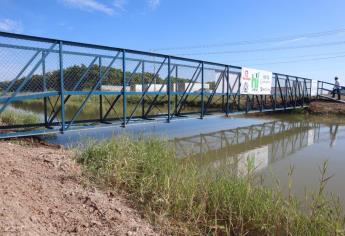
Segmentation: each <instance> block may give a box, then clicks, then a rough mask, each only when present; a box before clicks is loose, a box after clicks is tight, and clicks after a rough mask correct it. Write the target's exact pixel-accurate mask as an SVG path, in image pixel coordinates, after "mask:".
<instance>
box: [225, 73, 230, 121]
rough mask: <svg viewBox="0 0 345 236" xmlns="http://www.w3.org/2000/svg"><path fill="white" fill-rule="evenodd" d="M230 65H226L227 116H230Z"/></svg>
mask: <svg viewBox="0 0 345 236" xmlns="http://www.w3.org/2000/svg"><path fill="white" fill-rule="evenodd" d="M229 76H230V75H229V66H226V110H225V112H226V116H229V89H230V86H229Z"/></svg>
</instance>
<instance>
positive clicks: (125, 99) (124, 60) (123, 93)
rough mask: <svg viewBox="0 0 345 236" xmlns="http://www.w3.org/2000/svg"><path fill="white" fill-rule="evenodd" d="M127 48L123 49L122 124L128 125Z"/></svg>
mask: <svg viewBox="0 0 345 236" xmlns="http://www.w3.org/2000/svg"><path fill="white" fill-rule="evenodd" d="M126 85H127V82H126V50H122V98H123V100H122V102H123V104H122V116H123V123H122V126H123V127H126V123H127V97H126Z"/></svg>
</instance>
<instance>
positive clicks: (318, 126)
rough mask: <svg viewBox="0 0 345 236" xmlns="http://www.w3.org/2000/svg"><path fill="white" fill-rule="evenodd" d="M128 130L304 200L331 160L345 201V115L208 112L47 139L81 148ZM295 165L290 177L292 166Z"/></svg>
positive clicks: (206, 165) (182, 156)
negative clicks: (344, 118) (211, 114)
mask: <svg viewBox="0 0 345 236" xmlns="http://www.w3.org/2000/svg"><path fill="white" fill-rule="evenodd" d="M120 134H126V135H129V136H132V137H138V136H144V137H149V136H155V137H157V136H158V137H160V138H164V139H168V140H169V142H170V143H171V146H172V147H173V148H174V150H175V152H176V157H177V158H178V159H179V160H182V161H183V160H187V159H192V160H196V161H197V163H198V164H199V165H200V168H201V169H207V170H209V169H211V170H213V171H219V170H222V171H224V170H225V171H229V172H231V174H232V175H233V176H234V177H238V178H243V177H246V176H247V175H248V174H249V173H250V174H253V173H254V175H255V176H257V177H259V178H260V180H261V181H263V183H264V184H265V185H267V186H270V187H274V188H275V187H279V188H280V189H281V190H282V191H283V192H284V193H286V194H287V193H288V191H289V190H288V189H289V188H288V186H289V182H291V181H292V188H291V191H292V192H293V194H294V195H296V196H298V197H299V198H300V199H301V200H303V199H304V198H305V194H306V193H311V192H313V191H317V190H318V188H319V183H320V177H321V174H320V169H319V168H320V167H321V166H322V165H323V163H324V162H327V165H328V169H327V176H332V177H331V178H330V180H329V181H328V183H327V186H326V192H328V193H329V194H330V193H333V194H334V195H336V196H338V197H339V199H340V202H341V204H342V205H343V206H344V207H345V189H344V188H343V181H345V171H344V167H345V156H344V151H345V126H344V123H343V122H342V120H341V119H336V118H334V119H326V120H325V119H322V118H320V117H316V116H307V115H293V114H280V115H272V116H264V117H251V118H245V117H232V118H225V117H223V116H221V115H220V116H216V117H206V118H205V119H203V120H201V119H197V118H196V117H194V118H189V119H187V118H186V119H181V120H175V121H172V122H171V123H170V124H167V123H165V122H161V123H157V122H154V123H153V122H148V123H146V124H133V125H129V126H128V127H127V128H125V129H124V128H121V127H118V126H116V127H115V126H114V127H112V128H109V127H106V128H101V129H91V130H84V131H75V132H69V133H66V134H64V135H53V136H47V137H46V138H45V139H46V141H48V142H50V143H54V144H61V145H64V146H65V147H76V146H79V147H81V148H82V146H83V145H85V144H86V143H87V142H88V140H90V139H95V140H103V139H107V138H110V137H112V136H116V135H120ZM292 169H293V171H292V175H291V177H289V172H290V171H291V170H292Z"/></svg>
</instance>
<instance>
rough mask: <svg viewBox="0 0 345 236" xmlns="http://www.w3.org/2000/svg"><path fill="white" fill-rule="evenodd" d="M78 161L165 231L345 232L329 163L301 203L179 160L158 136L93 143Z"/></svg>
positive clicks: (93, 177)
mask: <svg viewBox="0 0 345 236" xmlns="http://www.w3.org/2000/svg"><path fill="white" fill-rule="evenodd" d="M76 158H77V161H78V162H79V163H80V164H82V166H83V167H84V171H85V173H86V174H87V175H88V176H89V177H90V178H91V180H92V181H94V182H95V183H97V184H99V185H101V186H104V187H107V188H115V189H120V190H123V191H124V192H125V193H127V194H128V198H129V199H130V200H131V201H132V202H133V203H134V204H135V205H136V206H137V208H138V209H139V211H140V212H141V213H142V214H144V215H146V216H147V217H148V218H149V219H150V220H151V222H152V224H154V225H156V226H160V230H161V231H162V233H163V234H166V233H171V234H175V235H344V222H345V220H344V215H343V212H342V209H341V207H340V205H339V203H338V202H337V201H334V200H332V199H331V200H329V199H327V198H326V197H325V196H324V187H325V184H326V183H327V181H328V179H329V177H328V176H327V173H326V170H327V163H325V164H324V165H323V166H322V167H321V169H320V170H321V176H322V177H321V179H320V190H319V191H318V192H316V193H314V194H311V195H310V196H309V197H308V200H306V201H305V203H302V202H300V201H298V200H297V199H296V198H295V197H294V196H292V195H291V194H289V196H288V197H284V195H283V194H282V193H281V192H280V191H278V190H276V189H270V188H267V187H264V186H262V185H261V184H260V183H257V181H256V180H255V178H254V177H253V176H252V175H251V174H249V175H248V176H247V177H245V178H234V177H233V175H231V174H228V172H219V173H218V172H217V173H215V172H211V171H208V170H201V169H200V168H199V167H198V165H197V164H196V163H195V162H190V161H177V160H176V159H175V156H174V152H173V150H171V149H170V148H169V143H168V142H167V141H164V140H159V139H156V138H149V139H142V138H139V139H137V140H133V139H130V138H128V137H118V138H113V139H111V140H107V141H104V142H101V143H95V142H90V144H89V145H88V146H87V147H86V148H84V149H83V150H80V151H78V152H77V157H76ZM290 174H292V171H291V173H290ZM302 208H303V209H304V210H303V211H302V210H301V209H302Z"/></svg>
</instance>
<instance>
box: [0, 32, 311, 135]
mask: <svg viewBox="0 0 345 236" xmlns="http://www.w3.org/2000/svg"><path fill="white" fill-rule="evenodd" d="M240 76H241V67H238V66H233V65H226V64H221V63H214V62H209V61H202V60H195V59H190V58H183V57H177V56H172V55H164V54H159V53H152V52H143V51H137V50H130V49H124V48H116V47H108V46H101V45H94V44H85V43H79V42H71V41H65V40H58V39H49V38H42V37H34V36H28V35H20V34H12V33H5V32H0V118H1V120H2V123H0V132H1V133H0V137H10V136H20V135H32V134H42V133H55V132H64V131H67V130H71V129H82V128H91V127H95V126H96V125H97V127H98V126H99V125H102V126H105V125H109V124H111V123H118V124H119V125H122V126H126V125H127V124H129V123H132V122H137V121H148V120H152V119H164V120H167V121H168V122H169V121H170V120H171V119H178V118H180V117H183V116H186V115H190V114H194V115H197V116H199V117H200V118H203V117H204V116H206V115H209V114H213V113H224V114H230V113H234V112H251V111H265V110H267V109H270V110H276V109H290V108H296V107H298V106H304V105H305V104H306V103H308V101H309V100H310V94H311V80H310V79H306V78H301V77H296V76H291V75H284V74H278V73H273V82H272V89H271V94H270V95H243V94H241V93H240V87H241V83H240ZM15 112H17V113H21V114H23V113H33V114H35V115H36V116H38V119H24V120H20V119H18V120H15V121H11V119H7V118H6V117H8V116H12V115H13V113H15Z"/></svg>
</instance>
